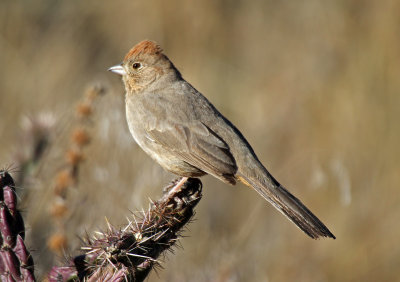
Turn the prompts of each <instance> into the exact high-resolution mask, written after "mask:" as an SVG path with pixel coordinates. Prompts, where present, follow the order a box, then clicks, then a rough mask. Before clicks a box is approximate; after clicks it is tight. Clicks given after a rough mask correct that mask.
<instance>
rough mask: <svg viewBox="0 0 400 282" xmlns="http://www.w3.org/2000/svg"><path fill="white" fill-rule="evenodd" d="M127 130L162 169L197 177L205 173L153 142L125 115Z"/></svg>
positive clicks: (180, 174) (138, 125)
mask: <svg viewBox="0 0 400 282" xmlns="http://www.w3.org/2000/svg"><path fill="white" fill-rule="evenodd" d="M127 119H128V127H129V131H130V133H131V135H132V137H133V139H135V141H136V143H137V144H138V145H139V146H140V148H142V149H143V151H145V152H146V153H147V154H148V155H149V156H150V157H151V158H152V159H153V160H155V161H156V162H157V163H158V164H160V165H161V166H162V167H163V168H164V169H166V170H168V171H170V172H172V173H174V174H177V175H179V176H184V177H198V176H202V175H204V174H206V173H205V172H203V171H202V170H200V169H198V168H197V167H194V166H192V165H190V164H189V163H187V162H185V161H183V160H182V159H181V158H179V157H177V156H176V155H175V154H173V153H171V152H170V151H169V150H166V149H165V148H164V147H163V146H162V145H161V144H159V143H157V142H155V141H154V140H153V139H152V138H151V137H150V136H148V134H147V132H146V131H145V130H144V129H143V128H142V127H141V126H140V124H136V123H135V122H133V121H132V119H130V117H129V115H127Z"/></svg>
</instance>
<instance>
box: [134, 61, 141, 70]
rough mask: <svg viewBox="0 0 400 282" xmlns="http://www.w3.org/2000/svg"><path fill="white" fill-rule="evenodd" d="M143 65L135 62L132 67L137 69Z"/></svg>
mask: <svg viewBox="0 0 400 282" xmlns="http://www.w3.org/2000/svg"><path fill="white" fill-rule="evenodd" d="M141 66H142V64H141V63H133V64H132V68H134V69H135V70H137V69H139V68H140V67H141Z"/></svg>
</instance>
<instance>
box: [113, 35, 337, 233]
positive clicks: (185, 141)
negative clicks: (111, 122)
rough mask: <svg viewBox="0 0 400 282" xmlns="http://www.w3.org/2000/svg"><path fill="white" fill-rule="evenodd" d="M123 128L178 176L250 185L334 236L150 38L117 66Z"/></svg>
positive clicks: (295, 218) (306, 225)
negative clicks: (122, 92) (122, 87)
mask: <svg viewBox="0 0 400 282" xmlns="http://www.w3.org/2000/svg"><path fill="white" fill-rule="evenodd" d="M110 70H111V71H113V72H115V73H118V74H120V75H122V78H123V81H124V84H125V88H126V98H125V99H126V116H127V121H128V126H129V130H130V132H131V134H132V136H133V138H134V139H135V140H136V142H137V143H138V144H139V146H140V147H141V148H142V149H143V150H144V151H145V152H146V153H147V154H149V155H150V156H151V157H152V158H153V159H154V160H155V161H157V162H158V163H159V164H160V165H161V166H162V167H164V168H165V169H166V170H168V171H170V172H172V173H174V174H177V175H179V176H184V177H198V176H202V175H205V174H210V175H213V176H215V177H216V178H218V179H220V180H222V181H224V182H226V183H229V184H233V185H234V184H236V182H237V181H238V180H239V181H241V182H243V183H245V184H246V185H248V186H250V187H252V188H254V189H255V190H256V191H257V192H258V193H259V194H260V195H261V196H262V197H263V198H264V199H266V200H267V201H268V202H270V203H271V204H272V205H273V206H274V207H275V208H277V209H278V210H279V211H280V212H281V213H282V214H284V215H285V216H286V217H287V218H289V219H290V220H291V221H292V222H293V223H295V224H296V225H297V226H298V227H299V228H300V229H301V230H303V231H304V232H305V233H306V234H307V235H309V236H310V237H312V238H318V237H320V236H322V237H331V238H335V236H334V235H333V234H332V233H331V232H330V231H329V230H328V228H327V227H326V226H325V225H324V224H323V223H322V222H321V221H320V220H319V219H318V218H317V217H316V216H315V215H314V214H313V213H312V212H311V211H310V210H309V209H308V208H307V207H306V206H304V205H303V204H302V203H301V202H300V200H298V199H297V198H296V197H295V196H293V195H292V194H291V193H289V192H288V191H287V190H286V189H285V188H284V187H282V185H280V184H279V183H278V181H276V180H275V178H274V177H272V175H271V174H270V173H269V172H268V171H267V169H266V168H265V167H264V166H263V165H262V164H261V162H260V161H259V160H258V158H257V156H256V154H255V153H254V151H253V149H252V148H251V146H250V144H249V143H248V142H247V141H246V139H245V138H244V137H243V135H242V134H241V133H240V132H239V130H238V129H237V128H236V127H235V126H234V125H233V124H232V123H231V122H229V121H228V120H227V119H226V118H225V117H224V116H222V114H221V113H220V112H219V111H218V110H217V109H216V108H215V107H214V106H213V105H212V104H211V103H210V102H209V101H208V100H207V98H205V97H204V96H203V95H202V94H201V93H200V92H198V91H197V90H196V89H194V88H193V86H191V85H190V84H189V83H188V82H186V81H185V80H184V79H183V78H182V76H181V74H180V73H179V71H178V70H177V69H176V68H175V66H174V65H173V64H172V62H171V61H170V60H169V59H168V58H167V57H166V56H165V55H164V54H163V52H162V50H161V48H160V47H159V46H158V45H157V44H155V43H154V42H151V41H142V42H140V43H139V44H137V45H136V46H134V47H133V48H132V49H131V50H130V51H129V52H128V54H127V55H126V56H125V59H124V61H123V63H122V64H121V65H118V66H115V67H112V68H110Z"/></svg>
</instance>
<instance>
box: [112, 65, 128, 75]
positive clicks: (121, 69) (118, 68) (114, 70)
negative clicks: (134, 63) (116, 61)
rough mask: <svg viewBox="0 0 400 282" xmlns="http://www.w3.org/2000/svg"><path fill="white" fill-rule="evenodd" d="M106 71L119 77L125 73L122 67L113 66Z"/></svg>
mask: <svg viewBox="0 0 400 282" xmlns="http://www.w3.org/2000/svg"><path fill="white" fill-rule="evenodd" d="M108 71H111V72H114V73H116V74H119V75H125V74H126V71H125V69H124V68H123V67H122V65H116V66H113V67H111V68H109V69H108Z"/></svg>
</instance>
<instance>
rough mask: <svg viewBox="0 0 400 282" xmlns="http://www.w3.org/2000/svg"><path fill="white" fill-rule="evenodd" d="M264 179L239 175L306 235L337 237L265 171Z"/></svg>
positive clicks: (312, 236)
mask: <svg viewBox="0 0 400 282" xmlns="http://www.w3.org/2000/svg"><path fill="white" fill-rule="evenodd" d="M263 172H264V173H263V174H267V175H265V177H263V179H258V178H256V177H248V176H245V175H243V174H239V179H240V180H241V181H242V182H243V183H244V184H246V185H248V186H250V187H252V188H253V189H254V190H256V191H257V193H258V194H260V195H261V196H262V197H263V198H264V199H266V200H267V201H268V202H270V203H271V204H272V205H273V206H274V207H275V208H276V209H277V210H279V211H280V212H281V213H282V214H283V215H285V216H286V217H287V218H288V219H289V220H291V221H292V222H293V223H294V224H296V225H297V227H299V228H300V229H301V230H303V232H304V233H306V234H307V235H308V236H310V237H311V238H313V239H317V238H319V237H330V238H333V239H336V237H335V236H334V235H333V234H332V233H331V232H330V231H329V229H328V228H327V227H326V226H325V225H324V224H323V223H322V222H321V221H320V220H319V219H318V218H317V217H316V216H315V215H314V214H313V213H312V212H311V211H310V210H309V209H308V208H307V207H306V206H305V205H304V204H303V203H302V202H301V201H300V200H299V199H297V198H296V197H295V196H293V195H292V194H291V193H290V192H289V191H287V190H286V189H285V188H284V187H283V186H282V185H280V184H279V183H278V181H276V180H275V179H274V178H273V176H272V175H270V174H269V173H268V171H267V170H265V169H264V171H263Z"/></svg>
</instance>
